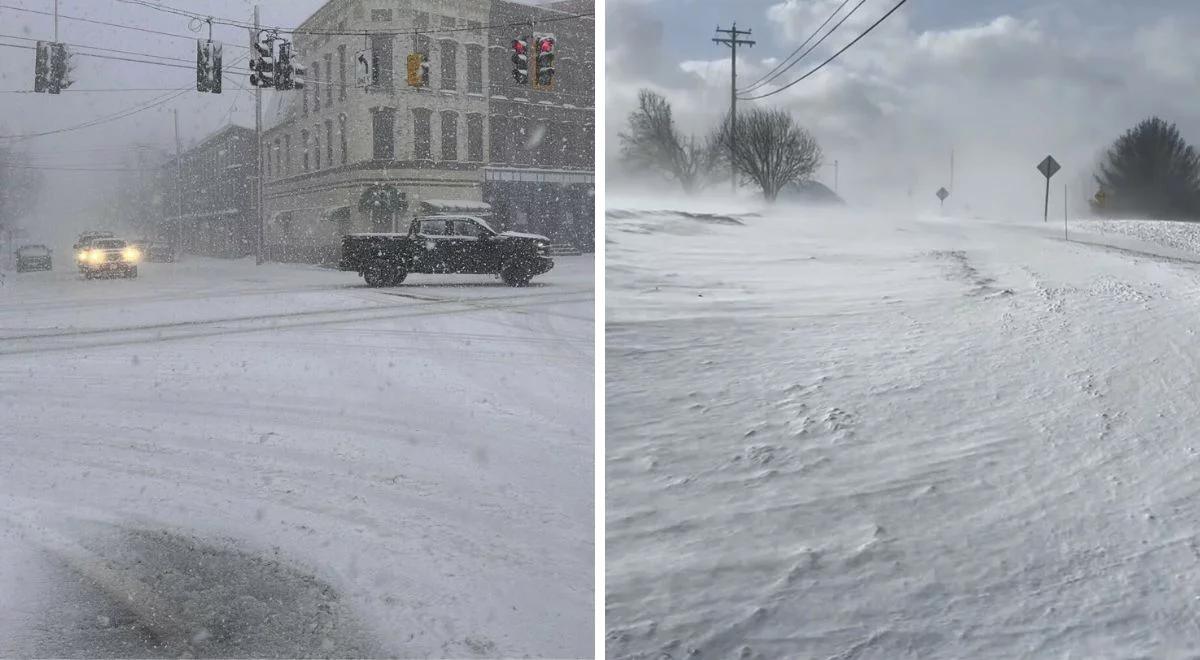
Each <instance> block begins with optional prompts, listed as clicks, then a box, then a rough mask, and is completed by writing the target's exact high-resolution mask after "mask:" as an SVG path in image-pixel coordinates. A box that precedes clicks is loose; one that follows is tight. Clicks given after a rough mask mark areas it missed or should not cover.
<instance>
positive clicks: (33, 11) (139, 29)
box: [0, 4, 250, 50]
mask: <svg viewBox="0 0 1200 660" xmlns="http://www.w3.org/2000/svg"><path fill="white" fill-rule="evenodd" d="M0 9H12V10H13V11H23V12H27V13H30V14H40V15H42V16H54V12H49V11H40V10H37V9H27V8H25V7H14V6H12V5H2V4H0ZM58 17H59V18H62V19H66V20H68V21H78V22H80V23H92V24H94V25H106V26H108V27H115V28H121V29H122V30H135V31H137V32H145V33H148V34H157V35H161V36H164V37H175V38H177V39H195V38H196V37H195V36H189V35H186V34H178V33H175V32H163V31H161V30H151V29H150V28H144V27H139V26H137V25H123V24H121V23H109V22H107V21H98V20H96V19H94V18H84V17H82V16H68V15H66V14H58ZM225 45H227V46H232V47H234V48H242V49H245V50H250V47H249V46H247V45H245V44H236V43H226V44H225Z"/></svg>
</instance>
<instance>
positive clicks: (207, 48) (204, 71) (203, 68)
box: [196, 39, 223, 94]
mask: <svg viewBox="0 0 1200 660" xmlns="http://www.w3.org/2000/svg"><path fill="white" fill-rule="evenodd" d="M222 50H223V49H222V45H221V44H220V43H215V44H214V43H213V42H211V41H200V40H199V39H197V40H196V91H197V92H212V93H213V94H220V93H221V53H222Z"/></svg>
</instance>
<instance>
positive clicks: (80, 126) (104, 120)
mask: <svg viewBox="0 0 1200 660" xmlns="http://www.w3.org/2000/svg"><path fill="white" fill-rule="evenodd" d="M189 89H191V88H190V87H184V88H183V89H180V90H177V91H176V93H175V94H168V95H163V96H159V97H158V98H156V99H153V100H151V101H149V102H147V103H146V104H145V105H143V106H141V107H137V106H135V107H133V108H126V109H125V110H120V111H118V112H116V113H113V114H112V115H107V116H105V117H100V118H98V119H92V120H89V121H86V122H84V123H82V124H78V125H75V126H68V127H66V128H58V129H54V130H50V131H40V132H37V133H26V134H22V135H0V139H5V140H28V139H31V138H36V137H43V136H46V135H57V134H59V133H69V132H71V131H78V130H82V129H84V128H91V127H92V126H98V125H100V124H107V123H109V122H112V121H117V120H118V119H124V118H125V117H129V116H131V115H135V114H137V113H139V112H143V111H145V110H149V109H150V108H154V107H157V106H160V105H162V104H163V103H166V102H167V101H171V100H173V99H175V98H178V97H180V96H182V95H183V93H184V92H186V91H188V90H189Z"/></svg>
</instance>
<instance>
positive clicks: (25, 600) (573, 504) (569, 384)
mask: <svg viewBox="0 0 1200 660" xmlns="http://www.w3.org/2000/svg"><path fill="white" fill-rule="evenodd" d="M593 289H594V287H593V261H592V259H591V258H590V257H573V258H571V257H568V258H560V259H559V260H558V265H557V267H556V268H555V270H553V271H551V272H550V273H548V274H546V275H545V276H542V277H539V278H536V279H535V280H534V283H533V285H532V286H530V287H528V288H524V289H513V288H509V287H507V286H503V285H501V284H499V283H498V282H496V281H494V280H492V279H491V278H487V277H468V276H413V277H411V278H410V279H409V281H408V282H406V284H405V285H404V286H401V287H397V288H391V289H379V290H375V289H367V288H365V287H364V286H363V285H362V284H361V280H359V279H358V278H356V277H355V276H354V274H352V273H339V272H335V271H328V270H323V269H320V268H313V267H305V266H295V265H278V264H276V265H266V266H263V267H255V266H254V265H253V263H252V262H249V263H248V262H246V261H234V262H228V261H218V260H204V259H191V260H187V261H184V262H182V263H179V264H145V265H143V267H142V273H141V276H140V277H139V278H138V279H136V280H128V281H126V280H112V281H83V280H81V279H80V278H78V277H77V276H76V275H75V274H74V273H72V272H70V271H69V270H67V269H66V268H64V267H62V266H61V265H60V269H59V270H57V271H54V272H52V273H28V274H21V275H17V274H14V273H11V272H9V273H5V274H4V278H3V283H2V284H0V565H3V568H0V656H3V657H11V656H29V655H39V656H67V657H79V656H93V657H94V656H108V657H113V656H121V657H148V656H164V655H167V656H169V655H179V654H185V653H188V654H196V655H208V656H213V655H218V656H219V655H227V656H268V657H292V656H312V655H331V656H351V657H357V656H363V655H386V656H409V657H420V656H495V655H507V656H516V655H532V656H552V657H575V656H586V655H590V654H591V652H592V648H593V602H594V594H593V589H592V582H593V562H592V557H593V547H594V541H593V497H592V483H593V476H592V475H593V466H592V461H593V438H592V429H593V414H594V412H593V411H594V403H593V397H594V393H593V358H592V356H593V336H594V330H593V326H594V290H593Z"/></svg>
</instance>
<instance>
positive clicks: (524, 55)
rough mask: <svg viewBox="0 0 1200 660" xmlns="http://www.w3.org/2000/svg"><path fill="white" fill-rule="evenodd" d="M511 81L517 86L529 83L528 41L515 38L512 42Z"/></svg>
mask: <svg viewBox="0 0 1200 660" xmlns="http://www.w3.org/2000/svg"><path fill="white" fill-rule="evenodd" d="M512 53H513V54H512V63H513V71H512V74H513V80H516V81H517V84H518V85H524V84H526V83H528V82H529V40H528V39H526V38H525V37H517V38H516V39H513V42H512Z"/></svg>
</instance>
